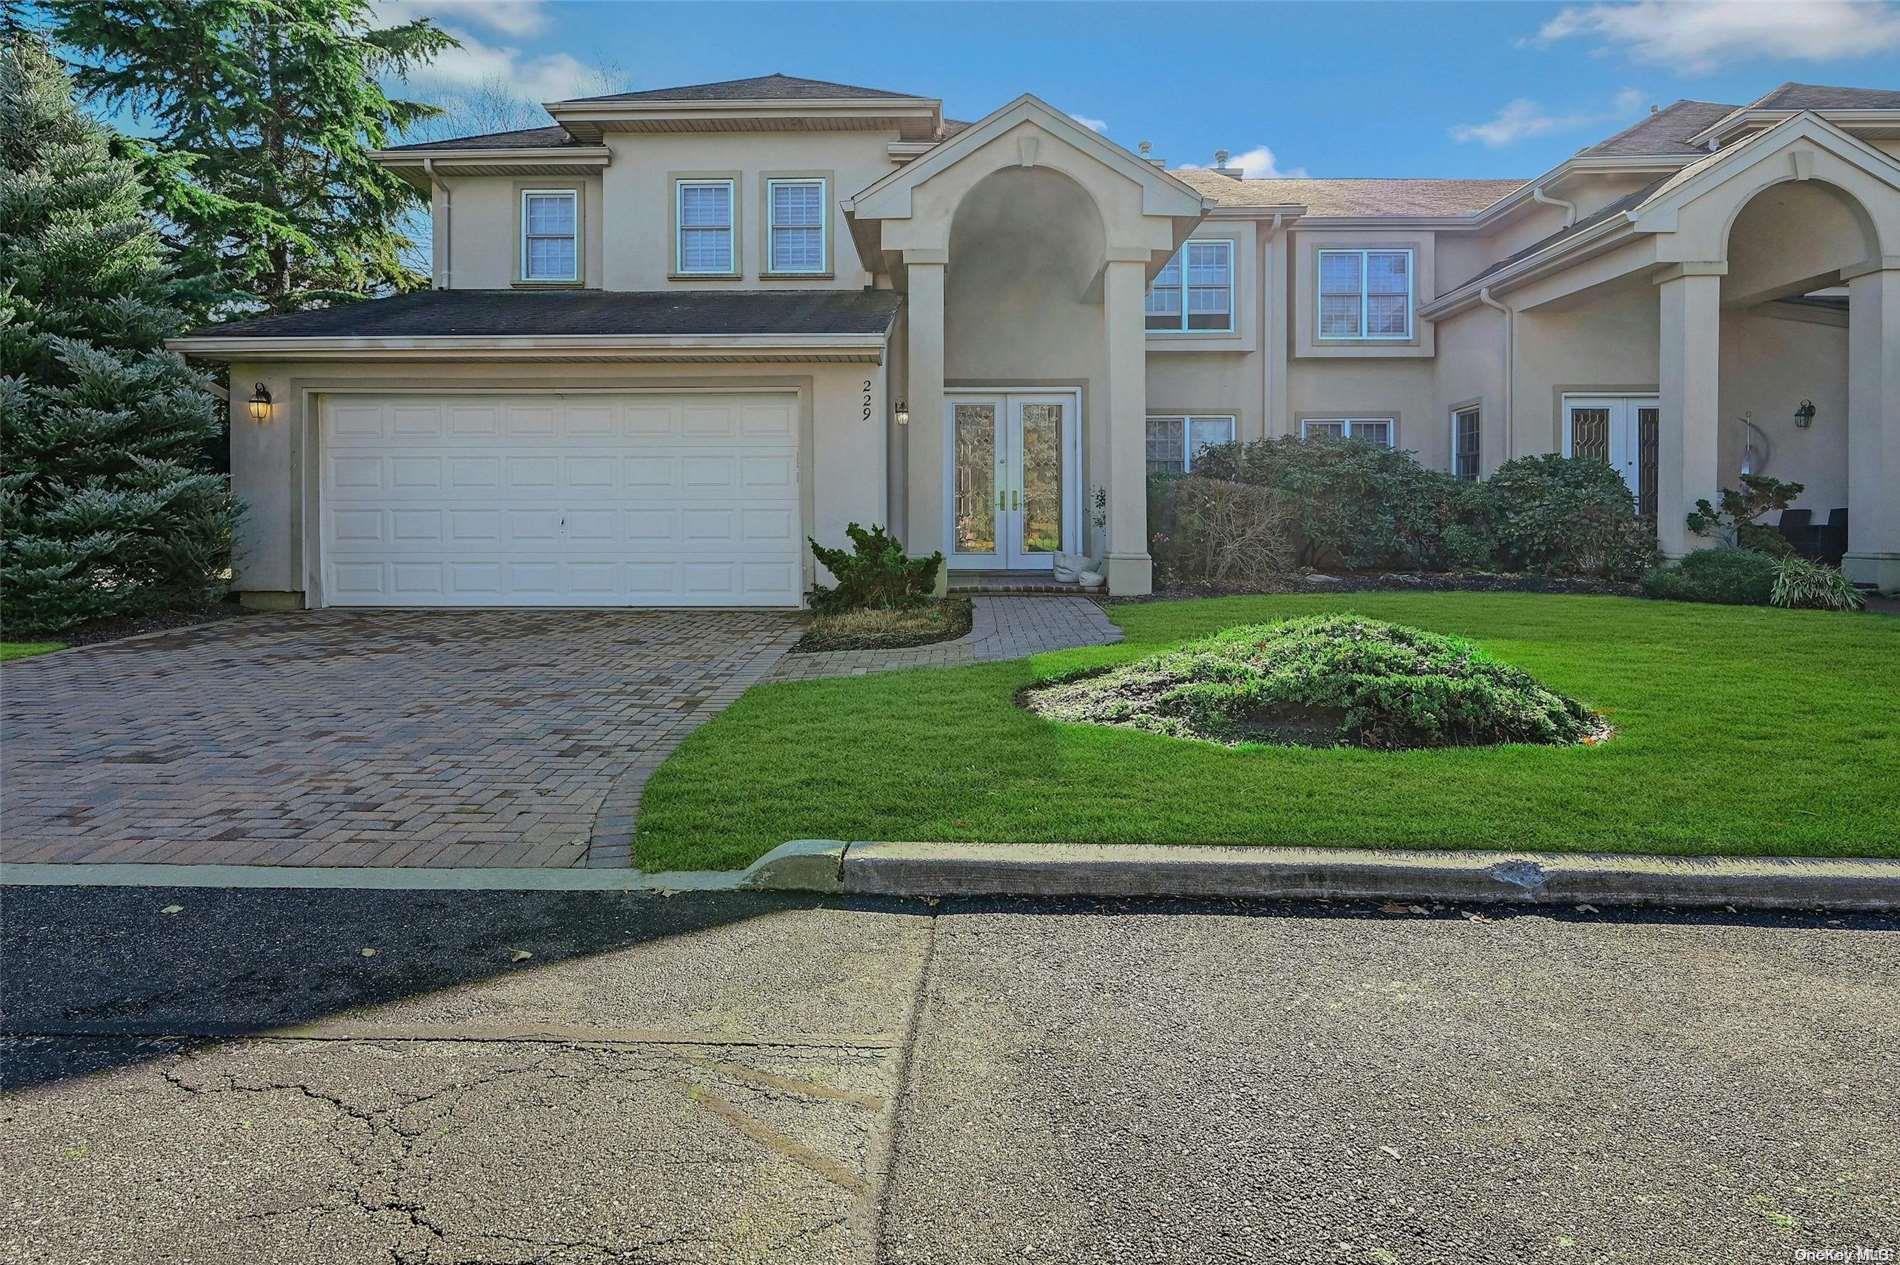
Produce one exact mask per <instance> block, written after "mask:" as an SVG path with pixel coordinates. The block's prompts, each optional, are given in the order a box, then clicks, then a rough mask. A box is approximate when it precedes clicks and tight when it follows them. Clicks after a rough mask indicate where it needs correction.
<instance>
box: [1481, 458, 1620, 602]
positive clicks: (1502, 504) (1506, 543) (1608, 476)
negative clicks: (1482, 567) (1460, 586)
mask: <svg viewBox="0 0 1900 1265" xmlns="http://www.w3.org/2000/svg"><path fill="white" fill-rule="evenodd" d="M1461 504H1463V505H1464V506H1465V507H1466V513H1468V514H1469V515H1470V516H1471V517H1473V518H1474V519H1475V518H1482V519H1484V520H1486V521H1489V522H1492V523H1494V524H1495V530H1496V534H1497V541H1498V555H1499V561H1500V562H1502V563H1503V565H1504V567H1505V569H1507V570H1511V571H1541V572H1544V573H1546V574H1550V575H1584V576H1597V577H1601V578H1603V579H1606V580H1626V579H1635V578H1636V577H1638V576H1640V575H1642V574H1643V573H1644V572H1646V571H1648V570H1650V569H1651V568H1653V567H1654V566H1655V564H1656V561H1657V553H1656V536H1655V528H1654V526H1653V525H1652V524H1651V523H1650V522H1649V521H1648V520H1647V519H1644V518H1639V517H1638V516H1637V514H1636V501H1635V498H1634V497H1632V496H1631V495H1630V490H1629V485H1628V484H1626V483H1624V482H1623V476H1622V475H1620V474H1618V473H1617V472H1616V471H1615V470H1614V469H1613V468H1612V467H1610V466H1609V465H1607V464H1605V463H1604V462H1601V461H1597V460H1593V459H1590V458H1584V457H1559V456H1554V455H1546V456H1537V457H1518V458H1516V459H1515V460H1512V461H1507V462H1505V463H1504V464H1503V465H1501V466H1499V467H1498V469H1497V472H1496V473H1495V474H1493V475H1492V476H1491V477H1490V478H1489V479H1487V480H1485V481H1484V482H1483V483H1480V484H1475V485H1473V487H1472V489H1471V490H1470V492H1469V493H1468V494H1467V497H1466V498H1465V499H1464V500H1463V501H1462V502H1461Z"/></svg>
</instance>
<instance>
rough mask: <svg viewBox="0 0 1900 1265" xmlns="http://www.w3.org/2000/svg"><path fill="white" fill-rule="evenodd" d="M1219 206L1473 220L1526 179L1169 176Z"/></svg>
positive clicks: (1196, 170) (1199, 171) (1187, 171)
mask: <svg viewBox="0 0 1900 1265" xmlns="http://www.w3.org/2000/svg"><path fill="white" fill-rule="evenodd" d="M1169 174H1171V175H1174V176H1176V177H1178V178H1179V179H1181V180H1183V181H1185V182H1186V183H1187V184H1188V185H1189V186H1190V187H1192V188H1193V189H1194V190H1195V191H1196V192H1197V193H1200V194H1201V195H1202V196H1204V197H1210V198H1213V199H1214V201H1215V202H1216V203H1218V204H1219V205H1221V206H1285V205H1289V204H1290V205H1297V206H1303V207H1305V208H1306V213H1307V215H1309V216H1366V215H1471V214H1475V213H1476V212H1478V211H1482V210H1484V208H1486V207H1488V206H1490V205H1491V204H1492V203H1493V202H1496V201H1497V200H1498V199H1499V198H1501V197H1503V196H1504V195H1505V194H1507V193H1509V192H1511V191H1512V190H1513V189H1516V188H1519V187H1521V186H1522V185H1523V183H1524V182H1523V181H1522V180H1294V179H1274V180H1236V179H1234V178H1233V177H1231V176H1223V175H1221V174H1219V173H1218V172H1214V171H1210V170H1208V169H1206V168H1201V167H1184V168H1181V169H1180V170H1178V171H1174V172H1171V173H1169Z"/></svg>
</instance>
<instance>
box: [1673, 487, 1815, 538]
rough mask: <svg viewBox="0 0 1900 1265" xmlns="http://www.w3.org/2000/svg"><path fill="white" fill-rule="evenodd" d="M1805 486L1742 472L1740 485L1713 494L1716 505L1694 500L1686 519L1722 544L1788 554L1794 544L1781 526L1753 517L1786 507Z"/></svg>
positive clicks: (1693, 528)
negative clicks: (1693, 506)
mask: <svg viewBox="0 0 1900 1265" xmlns="http://www.w3.org/2000/svg"><path fill="white" fill-rule="evenodd" d="M1804 490H1806V485H1805V484H1800V483H1783V482H1782V481H1781V480H1780V479H1771V478H1769V477H1768V476H1767V475H1765V474H1745V475H1743V476H1742V486H1741V487H1740V488H1739V489H1737V488H1723V489H1722V491H1721V493H1720V494H1719V495H1718V496H1717V498H1716V499H1717V500H1718V501H1720V502H1721V504H1720V505H1719V506H1717V505H1710V504H1709V503H1708V501H1706V500H1701V501H1697V502H1696V503H1695V509H1693V510H1691V511H1690V512H1689V517H1688V519H1687V522H1688V524H1689V530H1690V531H1692V532H1694V533H1695V534H1696V535H1698V536H1713V537H1715V538H1716V539H1717V540H1720V541H1721V542H1722V543H1723V544H1725V545H1732V546H1735V547H1737V548H1741V549H1753V550H1754V551H1755V552H1757V553H1767V554H1774V555H1775V556H1776V557H1791V556H1793V554H1794V546H1793V545H1791V544H1789V543H1788V541H1787V538H1786V537H1785V536H1783V535H1782V534H1781V531H1780V529H1779V528H1776V527H1773V526H1770V525H1769V524H1767V523H1761V522H1757V521H1756V520H1757V519H1759V518H1760V517H1761V516H1762V515H1763V514H1766V513H1769V512H1770V511H1775V512H1779V511H1781V510H1785V509H1787V508H1788V506H1789V505H1790V504H1791V503H1793V501H1794V500H1795V499H1796V498H1797V497H1799V496H1800V495H1801V493H1802V492H1803V491H1804Z"/></svg>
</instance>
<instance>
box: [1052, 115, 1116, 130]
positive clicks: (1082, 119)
mask: <svg viewBox="0 0 1900 1265" xmlns="http://www.w3.org/2000/svg"><path fill="white" fill-rule="evenodd" d="M1063 113H1064V114H1067V115H1068V116H1069V117H1070V118H1072V119H1074V120H1075V121H1076V122H1077V123H1080V124H1081V125H1082V126H1083V127H1086V128H1087V129H1088V130H1089V131H1091V132H1106V131H1107V130H1108V121H1107V120H1106V119H1092V118H1090V117H1089V116H1088V115H1086V114H1076V113H1073V112H1071V111H1068V110H1064V111H1063Z"/></svg>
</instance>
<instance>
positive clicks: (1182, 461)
mask: <svg viewBox="0 0 1900 1265" xmlns="http://www.w3.org/2000/svg"><path fill="white" fill-rule="evenodd" d="M1233 442H1234V419H1233V418H1232V417H1231V416H1218V417H1151V418H1149V419H1148V473H1149V474H1189V473H1191V472H1192V471H1193V469H1194V459H1195V458H1196V457H1198V456H1200V455H1201V454H1202V453H1203V452H1205V451H1207V450H1208V449H1209V448H1211V447H1213V446H1214V445H1215V444H1231V443H1233Z"/></svg>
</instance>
